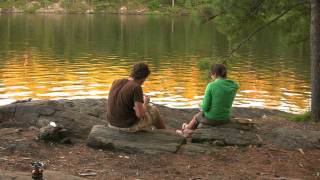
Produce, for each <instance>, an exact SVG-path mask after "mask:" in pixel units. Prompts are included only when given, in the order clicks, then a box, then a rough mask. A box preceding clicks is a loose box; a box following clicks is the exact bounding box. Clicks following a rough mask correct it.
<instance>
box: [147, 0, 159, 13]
mask: <svg viewBox="0 0 320 180" xmlns="http://www.w3.org/2000/svg"><path fill="white" fill-rule="evenodd" d="M148 8H149V9H150V10H152V11H154V10H157V9H159V8H160V3H159V1H158V0H151V1H149V2H148Z"/></svg>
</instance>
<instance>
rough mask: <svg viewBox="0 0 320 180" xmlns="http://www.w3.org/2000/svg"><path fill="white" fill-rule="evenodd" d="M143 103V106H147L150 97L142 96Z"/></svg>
mask: <svg viewBox="0 0 320 180" xmlns="http://www.w3.org/2000/svg"><path fill="white" fill-rule="evenodd" d="M143 101H144V104H145V105H147V104H149V102H150V96H147V95H144V96H143Z"/></svg>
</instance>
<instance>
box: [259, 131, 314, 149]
mask: <svg viewBox="0 0 320 180" xmlns="http://www.w3.org/2000/svg"><path fill="white" fill-rule="evenodd" d="M264 139H268V141H270V142H271V143H272V144H274V145H276V146H279V147H281V148H284V149H297V148H305V149H308V148H310V149H312V148H316V149H320V132H319V131H311V130H301V129H287V128H277V129H274V130H273V131H271V132H268V133H267V134H265V135H264Z"/></svg>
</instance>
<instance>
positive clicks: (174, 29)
mask: <svg viewBox="0 0 320 180" xmlns="http://www.w3.org/2000/svg"><path fill="white" fill-rule="evenodd" d="M230 39H231V38H230V37H229V36H227V35H226V34H224V33H223V29H219V27H217V26H216V25H215V24H214V23H206V24H201V23H200V22H199V21H198V20H197V19H196V18H187V17H184V18H182V17H181V18H170V17H147V16H110V15H108V16H103V15H0V104H7V103H10V102H12V101H15V100H17V99H25V98H29V97H30V98H33V99H61V98H87V97H91V98H100V97H107V96H108V90H109V88H110V85H111V83H112V81H113V80H114V79H117V78H121V77H126V76H127V75H128V73H129V71H130V66H131V65H132V64H133V63H134V62H137V61H140V60H143V61H147V62H148V63H149V65H150V66H151V69H152V74H151V76H150V78H149V79H148V81H147V82H146V83H145V86H144V91H145V92H146V93H147V94H149V95H152V101H153V102H154V103H158V104H164V105H167V106H170V107H176V108H185V107H197V106H198V103H199V101H200V100H201V98H202V95H203V92H204V89H205V86H206V83H207V82H208V79H207V74H208V72H207V71H206V70H200V68H199V67H200V66H199V64H201V63H199V61H202V59H203V58H208V57H213V58H214V59H218V58H221V57H223V56H225V55H226V54H227V53H228V52H229V51H230V49H231V45H232V44H233V43H234V42H231V40H230ZM285 40H286V36H285V32H282V31H281V30H280V28H277V27H273V28H270V29H269V30H267V31H264V32H263V33H260V34H258V35H257V36H256V37H255V38H254V39H253V40H252V41H251V42H250V43H249V44H247V45H246V46H245V47H244V48H242V49H241V51H239V52H238V54H237V58H235V59H234V60H233V61H231V62H230V63H229V66H230V71H229V77H230V78H231V79H234V80H236V81H237V82H238V83H239V84H240V86H241V88H240V90H239V93H238V95H237V97H236V100H235V103H234V105H235V106H244V107H260V108H265V107H267V108H274V109H280V110H285V111H288V112H296V113H297V112H302V111H304V110H306V109H307V108H308V106H309V101H310V100H309V99H310V87H309V82H310V78H309V58H308V53H305V52H307V51H308V48H304V47H301V46H300V45H297V44H295V45H288V44H287V43H286V42H285Z"/></svg>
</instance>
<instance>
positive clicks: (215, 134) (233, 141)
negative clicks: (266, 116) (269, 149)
mask: <svg viewBox="0 0 320 180" xmlns="http://www.w3.org/2000/svg"><path fill="white" fill-rule="evenodd" d="M191 141H192V142H193V143H202V142H209V143H213V144H215V143H217V145H222V146H227V145H237V146H248V145H261V144H262V142H261V139H260V138H259V136H258V135H257V134H256V133H255V132H254V131H245V130H239V129H234V128H226V127H219V126H217V127H210V128H199V129H197V130H196V131H195V132H194V133H193V135H192V140H191Z"/></svg>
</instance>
